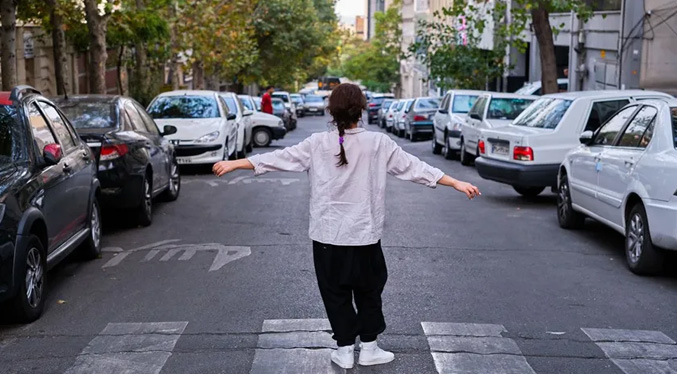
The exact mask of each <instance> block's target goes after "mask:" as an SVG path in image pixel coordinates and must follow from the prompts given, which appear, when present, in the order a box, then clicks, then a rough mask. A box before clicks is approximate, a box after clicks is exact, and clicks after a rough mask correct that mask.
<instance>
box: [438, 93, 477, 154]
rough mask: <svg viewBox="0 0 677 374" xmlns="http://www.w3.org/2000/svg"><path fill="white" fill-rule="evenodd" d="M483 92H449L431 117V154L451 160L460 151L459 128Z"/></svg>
mask: <svg viewBox="0 0 677 374" xmlns="http://www.w3.org/2000/svg"><path fill="white" fill-rule="evenodd" d="M483 93H484V91H471V90H450V91H447V93H446V94H445V95H444V97H443V98H442V102H441V103H440V107H439V109H437V113H435V116H434V117H433V141H432V146H433V153H434V154H440V153H442V154H443V155H444V157H445V158H446V159H449V160H450V159H452V158H453V157H454V156H455V155H456V152H458V151H459V150H460V149H461V126H462V125H463V123H464V122H465V118H466V115H467V114H468V111H469V110H470V108H472V106H473V104H475V100H477V98H478V97H479V96H480V95H481V94H483Z"/></svg>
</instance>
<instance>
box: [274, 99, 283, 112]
mask: <svg viewBox="0 0 677 374" xmlns="http://www.w3.org/2000/svg"><path fill="white" fill-rule="evenodd" d="M273 109H274V110H275V111H284V103H283V102H282V100H273Z"/></svg>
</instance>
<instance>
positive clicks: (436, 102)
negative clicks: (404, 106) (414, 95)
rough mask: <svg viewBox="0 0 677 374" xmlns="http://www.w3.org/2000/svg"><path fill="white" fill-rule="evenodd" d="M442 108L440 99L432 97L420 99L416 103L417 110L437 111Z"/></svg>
mask: <svg viewBox="0 0 677 374" xmlns="http://www.w3.org/2000/svg"><path fill="white" fill-rule="evenodd" d="M439 107H440V99H438V98H434V97H430V98H422V99H418V100H417V101H416V106H415V107H414V109H415V110H419V109H420V110H433V109H437V108H439Z"/></svg>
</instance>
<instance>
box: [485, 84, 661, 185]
mask: <svg viewBox="0 0 677 374" xmlns="http://www.w3.org/2000/svg"><path fill="white" fill-rule="evenodd" d="M661 98H662V99H666V98H672V96H670V95H668V94H665V93H662V92H656V91H641V90H608V91H581V92H567V93H560V94H551V95H545V96H542V97H541V98H539V99H538V100H536V101H535V102H534V103H533V104H531V105H530V106H529V107H528V108H527V109H525V110H524V112H522V114H520V115H519V116H518V117H517V118H516V119H515V120H514V121H513V122H512V123H511V124H510V125H508V126H505V127H501V128H498V129H488V130H484V131H482V133H481V134H480V141H479V142H478V148H479V150H480V153H481V157H480V158H478V159H477V160H476V161H475V166H476V167H477V172H478V173H479V174H480V176H481V177H482V178H484V179H489V180H493V181H496V182H501V183H506V184H509V185H512V186H513V188H514V189H515V191H517V192H518V193H520V194H521V195H524V196H536V195H538V194H540V193H541V192H542V191H543V190H544V189H545V188H546V187H552V188H555V187H556V186H557V173H558V171H559V166H560V164H561V163H562V161H563V160H564V156H566V154H567V153H569V151H571V150H572V149H574V148H576V147H577V146H578V145H579V144H580V142H579V137H580V136H581V133H583V131H586V130H591V131H595V130H597V129H598V128H599V127H600V125H602V124H603V123H604V122H605V121H606V120H607V119H609V118H610V117H611V116H612V115H613V114H614V113H616V112H617V111H618V110H619V109H621V108H623V107H624V106H625V105H627V104H629V103H631V102H635V101H637V100H642V99H661Z"/></svg>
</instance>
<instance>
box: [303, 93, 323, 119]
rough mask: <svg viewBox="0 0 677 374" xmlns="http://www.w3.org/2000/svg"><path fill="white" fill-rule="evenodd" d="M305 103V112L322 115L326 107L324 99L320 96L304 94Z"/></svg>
mask: <svg viewBox="0 0 677 374" xmlns="http://www.w3.org/2000/svg"><path fill="white" fill-rule="evenodd" d="M305 105H306V106H305V111H306V114H312V115H318V116H324V112H325V109H326V108H325V100H324V98H322V96H318V95H306V99H305Z"/></svg>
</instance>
